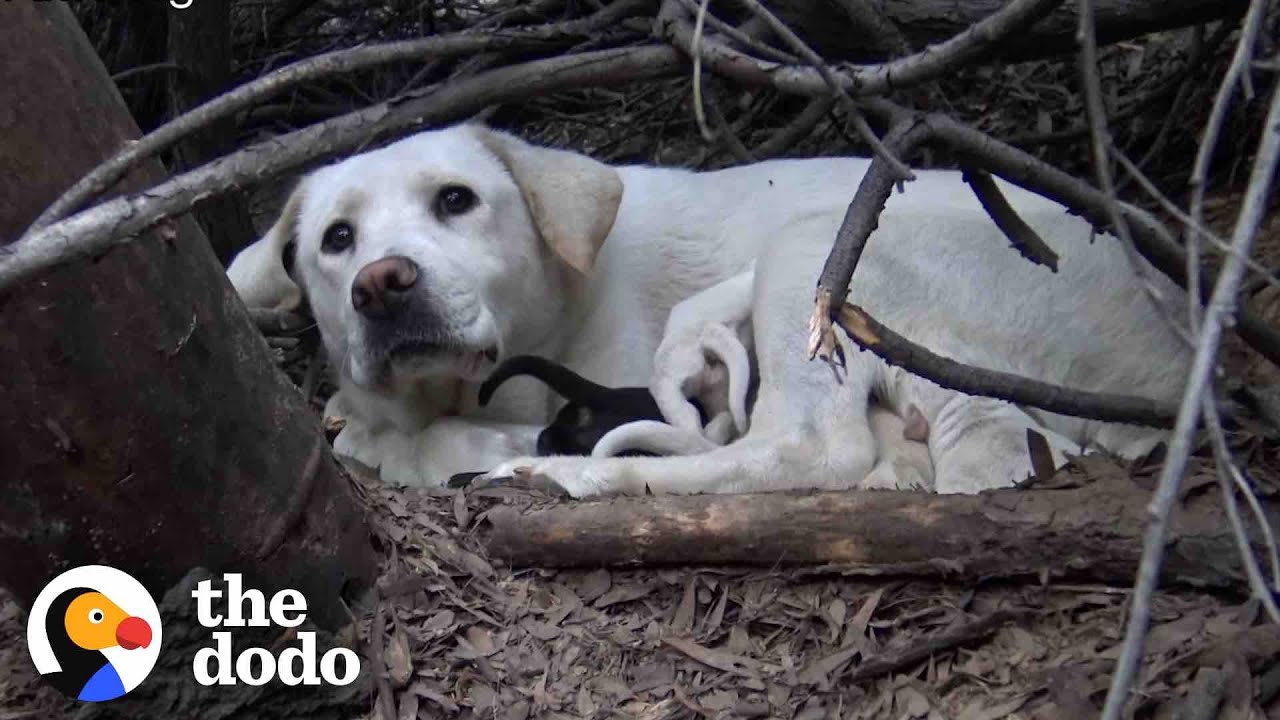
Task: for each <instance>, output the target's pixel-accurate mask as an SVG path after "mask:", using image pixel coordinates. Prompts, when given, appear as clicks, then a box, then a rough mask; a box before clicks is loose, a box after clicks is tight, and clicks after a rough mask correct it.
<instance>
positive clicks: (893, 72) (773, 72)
mask: <svg viewBox="0 0 1280 720" xmlns="http://www.w3.org/2000/svg"><path fill="white" fill-rule="evenodd" d="M1061 2H1062V0H1012V2H1010V3H1009V4H1008V5H1005V6H1004V7H1002V8H1000V9H999V10H997V11H995V12H993V13H991V14H990V15H989V16H987V17H985V18H983V19H981V20H977V21H975V23H974V24H973V26H972V27H968V26H966V27H965V29H964V30H963V31H962V32H960V33H958V34H957V35H955V36H954V37H952V38H949V39H948V40H946V41H944V42H941V43H938V44H937V45H933V46H930V47H928V48H926V49H924V50H922V51H920V52H918V53H916V54H914V55H908V56H907V57H904V58H900V59H897V60H893V61H890V62H886V63H882V64H878V65H865V66H852V67H842V68H831V75H832V77H833V78H834V80H835V81H836V82H837V83H838V84H839V85H840V87H841V88H843V89H844V90H845V91H846V92H848V93H850V94H852V95H878V94H883V93H887V92H889V91H891V90H895V89H900V88H904V87H910V86H912V85H918V84H920V83H923V82H926V81H929V80H933V79H934V78H937V77H939V76H940V75H942V74H943V73H947V72H953V71H954V70H955V69H956V68H957V67H959V66H962V65H965V64H967V63H969V62H972V61H973V60H975V59H977V58H979V57H982V56H983V55H985V54H987V53H988V52H990V51H991V50H992V49H993V48H995V47H996V46H998V45H999V44H1000V43H1001V42H1002V41H1004V40H1006V39H1007V38H1009V37H1011V36H1013V35H1014V34H1015V33H1019V32H1021V31H1023V30H1025V29H1026V28H1028V27H1030V26H1031V25H1032V24H1033V23H1035V22H1036V21H1037V20H1039V19H1040V18H1042V17H1044V16H1045V15H1046V14H1048V13H1049V12H1050V11H1051V10H1052V9H1053V8H1055V7H1057V6H1058V5H1060V4H1061ZM658 24H659V31H660V32H661V33H662V34H663V36H665V37H666V38H668V39H669V40H671V42H672V43H673V44H675V45H676V46H677V47H679V48H680V49H681V50H683V51H685V52H686V53H689V54H692V47H693V35H694V33H693V26H692V25H690V24H689V22H688V20H687V19H686V18H685V17H684V13H683V12H682V11H680V10H679V5H678V4H677V3H675V2H668V3H667V5H666V6H665V7H664V9H663V12H662V14H661V15H660V16H659V21H658ZM844 24H847V21H845V23H844ZM700 46H701V51H700V54H701V55H702V59H703V62H706V63H708V64H714V65H716V66H717V72H718V73H720V74H722V75H726V76H729V77H733V78H735V79H737V80H739V81H741V82H745V83H747V84H749V85H770V84H772V85H775V86H786V87H788V88H791V90H790V91H791V92H796V93H799V94H802V95H819V94H825V93H827V92H829V90H828V84H827V80H826V79H824V78H823V77H822V73H820V72H819V71H818V70H817V69H815V68H813V67H808V66H801V65H784V64H780V63H774V62H768V61H764V60H758V59H756V58H753V57H751V56H750V55H746V54H743V53H741V52H738V51H737V50H734V49H733V48H731V47H728V46H727V45H724V44H723V43H718V42H714V41H713V40H711V39H710V38H703V40H702V42H701V43H700Z"/></svg>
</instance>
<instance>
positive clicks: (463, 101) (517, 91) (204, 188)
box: [0, 46, 684, 291]
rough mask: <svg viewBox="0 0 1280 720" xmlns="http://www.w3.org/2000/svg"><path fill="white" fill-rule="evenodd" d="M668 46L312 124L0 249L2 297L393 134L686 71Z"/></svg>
mask: <svg viewBox="0 0 1280 720" xmlns="http://www.w3.org/2000/svg"><path fill="white" fill-rule="evenodd" d="M683 66H684V64H683V62H682V61H681V59H680V56H679V54H678V53H677V52H676V51H674V50H672V49H671V48H668V47H653V46H645V47H637V48H627V49H621V50H602V51H599V52H593V53H583V54H581V55H569V56H565V57H557V58H551V59H547V60H536V61H533V62H528V63H523V64H520V65H512V66H510V67H504V68H499V69H497V70H492V71H489V72H487V73H483V74H481V75H476V76H474V77H470V78H466V79H463V80H459V81H457V82H455V83H452V84H450V85H447V86H444V87H442V88H440V89H439V90H436V91H435V92H432V93H430V94H428V95H425V96H412V97H409V98H407V99H403V100H399V101H396V102H388V103H382V104H379V105H375V106H373V107H370V108H366V109H364V110H360V111H357V112H353V113H350V114H348V115H343V116H342V117H338V118H334V119H333V120H330V121H328V122H324V123H320V124H318V125H312V126H310V127H307V128H303V129H302V130H297V131H294V132H291V133H288V134H285V135H281V136H279V137H277V138H273V139H271V140H268V141H265V142H261V143H258V144H255V145H251V146H249V147H247V148H244V149H242V150H240V151H238V152H235V153H233V154H231V155H228V156H226V157H224V158H221V159H219V160H216V161H214V162H211V163H209V164H208V165H205V166H203V167H200V168H197V169H196V170H193V171H192V172H189V173H186V174H184V175H179V176H177V177H175V178H173V179H172V180H169V181H167V182H164V183H162V184H160V185H157V186H156V187H154V188H152V189H150V190H148V191H146V192H143V193H138V194H135V195H130V196H127V197H122V198H117V199H115V200H111V201H109V202H106V203H103V204H102V205H98V206H96V207H94V208H91V209H89V210H86V211H84V212H81V213H79V214H77V215H74V216H72V217H70V218H68V219H66V220H64V221H62V222H59V223H57V224H55V225H51V226H49V227H47V228H45V229H44V230H41V231H39V232H37V233H34V234H32V235H30V236H29V237H26V238H24V239H23V240H20V241H18V242H16V243H14V244H12V245H9V246H7V247H4V248H0V291H3V290H6V289H8V288H11V287H13V286H14V285H16V284H17V283H19V282H21V281H23V280H25V279H28V278H30V277H32V276H33V275H35V274H37V273H39V272H40V271H42V270H44V269H47V268H49V267H52V266H54V265H56V264H58V263H61V262H65V261H66V260H69V259H71V258H75V257H84V256H86V255H93V254H96V253H99V252H102V251H104V250H106V249H107V248H110V247H112V246H114V245H119V244H121V243H124V242H128V241H129V239H131V237H132V236H133V235H135V234H136V233H138V232H139V231H141V230H143V229H145V228H147V227H149V226H151V225H153V224H154V223H155V222H156V221H157V220H159V219H160V218H162V217H166V216H170V215H174V214H177V213H180V212H183V211H185V210H188V209H189V208H190V207H191V206H192V205H193V204H194V203H195V202H196V201H198V200H200V199H202V198H204V197H208V196H210V195H213V194H216V193H219V192H224V191H226V190H227V189H228V188H231V187H236V186H239V185H242V184H246V183H252V182H254V181H258V180H262V179H264V178H267V177H271V176H273V175H278V174H280V173H283V172H287V171H289V170H292V169H294V168H297V167H299V166H302V165H304V164H306V163H308V162H311V161H314V160H317V159H319V158H324V157H332V156H334V155H337V154H340V153H343V152H349V151H351V150H354V149H355V148H357V147H359V146H361V145H365V144H367V143H368V142H369V141H370V140H371V139H374V138H379V137H383V136H386V135H389V134H391V133H393V132H398V131H403V130H405V129H408V128H414V127H420V126H423V125H432V124H439V123H444V122H448V121H451V120H457V119H460V118H463V117H466V116H468V115H470V114H472V113H475V112H478V111H480V110H481V109H483V108H485V107H486V106H488V105H491V104H494V103H502V102H510V101H514V100H519V99H522V98H527V97H531V96H534V95H539V94H542V93H547V92H552V91H555V90H560V89H564V88H570V87H574V88H580V87H586V86H599V85H613V84H620V83H627V82H635V81H638V80H647V79H651V78H655V77H663V76H667V75H671V74H673V73H675V72H678V71H680V70H681V69H683Z"/></svg>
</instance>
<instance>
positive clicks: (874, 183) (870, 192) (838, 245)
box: [809, 114, 929, 359]
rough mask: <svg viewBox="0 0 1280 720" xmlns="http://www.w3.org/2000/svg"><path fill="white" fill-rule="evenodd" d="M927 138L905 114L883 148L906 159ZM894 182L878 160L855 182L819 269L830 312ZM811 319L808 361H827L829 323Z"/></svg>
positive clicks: (820, 287)
mask: <svg viewBox="0 0 1280 720" xmlns="http://www.w3.org/2000/svg"><path fill="white" fill-rule="evenodd" d="M928 135H929V128H928V126H926V125H924V124H922V123H921V122H920V118H919V117H918V116H916V115H909V114H908V115H905V116H904V117H903V118H901V119H899V120H898V121H897V122H896V123H895V124H894V126H893V128H892V129H891V130H889V132H888V134H887V135H885V145H886V146H888V147H889V148H891V149H892V151H893V153H894V154H895V155H898V156H899V157H908V156H909V155H910V153H911V152H912V151H913V150H914V149H915V147H916V146H917V145H919V144H920V143H921V142H923V141H924V140H925V139H926V138H927V137H928ZM896 182H898V178H897V176H896V175H895V174H894V172H893V170H892V169H891V168H890V167H889V165H888V164H887V163H885V162H884V160H882V159H881V158H879V157H877V158H873V159H872V160H871V166H870V167H868V168H867V174H866V175H863V176H862V179H861V180H860V181H859V182H858V189H857V190H856V191H855V192H854V194H853V199H852V200H850V201H849V207H848V209H847V210H846V211H845V214H844V220H842V221H841V222H840V229H839V230H838V231H837V232H836V240H835V245H834V246H833V247H832V248H831V254H830V255H828V256H827V261H826V263H825V264H824V265H823V266H822V275H821V277H819V279H818V292H819V294H820V297H821V296H824V295H825V296H826V297H829V298H830V301H831V302H832V308H833V309H834V308H835V307H838V305H839V303H840V302H841V301H843V299H844V297H845V295H848V294H849V283H850V281H851V280H852V279H853V272H854V270H855V269H857V267H858V261H859V260H860V259H861V258H862V251H863V250H864V249H865V248H866V246H867V239H868V238H870V237H871V233H872V232H874V231H875V229H876V226H878V225H879V224H880V212H881V211H882V210H884V205H885V203H886V202H887V201H888V200H889V193H891V192H893V186H894V184H895V183H896ZM814 319H815V321H817V322H818V326H817V327H811V328H810V331H811V333H813V334H811V339H810V345H809V357H811V358H812V357H813V356H814V355H815V354H820V355H822V356H823V359H829V358H830V355H829V354H828V353H827V352H825V351H824V350H830V349H832V348H834V347H835V342H834V338H833V337H832V335H831V325H830V321H829V320H825V319H819V318H818V316H817V315H815V316H814ZM815 340H816V344H815V342H814V341H815Z"/></svg>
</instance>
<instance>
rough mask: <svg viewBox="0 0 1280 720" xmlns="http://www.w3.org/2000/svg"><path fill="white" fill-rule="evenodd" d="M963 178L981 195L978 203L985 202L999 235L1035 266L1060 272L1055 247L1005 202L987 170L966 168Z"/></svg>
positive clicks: (974, 192) (975, 192) (975, 193)
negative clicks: (1002, 235) (1002, 234)
mask: <svg viewBox="0 0 1280 720" xmlns="http://www.w3.org/2000/svg"><path fill="white" fill-rule="evenodd" d="M963 177H964V181H965V182H966V183H968V185H969V187H970V188H972V189H973V194H974V195H976V196H978V202H980V203H982V207H983V209H984V210H986V211H987V214H988V215H990V216H991V219H992V220H994V221H995V223H996V227H998V228H1000V232H1002V233H1004V236H1005V237H1006V238H1008V239H1009V242H1010V243H1012V245H1013V248H1014V249H1015V250H1017V251H1018V254H1019V255H1021V256H1022V257H1024V258H1026V259H1027V260H1029V261H1031V262H1033V263H1035V264H1036V265H1043V266H1045V267H1047V268H1049V269H1050V270H1052V271H1054V272H1058V253H1056V252H1054V251H1053V248H1051V247H1049V243H1046V242H1045V241H1044V238H1042V237H1040V234H1039V233H1037V232H1036V231H1035V229H1033V228H1032V227H1031V226H1030V225H1028V224H1027V223H1026V221H1024V220H1023V219H1022V218H1021V217H1020V216H1019V215H1018V212H1017V211H1016V210H1014V209H1013V206H1012V205H1010V204H1009V201H1008V200H1006V199H1005V197H1004V193H1002V192H1000V188H999V186H997V185H996V181H995V179H994V178H992V177H991V174H990V173H988V172H986V171H984V170H976V169H973V168H967V167H966V168H964V173H963Z"/></svg>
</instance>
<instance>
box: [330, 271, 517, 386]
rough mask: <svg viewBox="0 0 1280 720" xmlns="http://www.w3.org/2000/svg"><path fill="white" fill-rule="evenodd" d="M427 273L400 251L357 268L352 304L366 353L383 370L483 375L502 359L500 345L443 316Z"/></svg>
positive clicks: (471, 375)
mask: <svg viewBox="0 0 1280 720" xmlns="http://www.w3.org/2000/svg"><path fill="white" fill-rule="evenodd" d="M424 277H425V273H423V272H422V270H421V268H419V266H418V265H417V263H415V262H414V261H413V260H410V259H409V258H407V257H404V256H401V255H393V256H390V257H385V258H382V259H381V260H375V261H373V262H371V263H369V264H368V265H365V266H364V267H363V268H361V269H360V271H359V272H358V273H356V277H355V280H353V281H352V283H351V306H352V308H354V309H355V311H356V314H357V315H358V316H359V317H360V320H361V323H362V325H363V326H364V327H363V334H364V343H363V345H364V347H365V351H366V353H367V357H368V358H369V360H371V361H372V363H373V367H379V366H381V367H382V368H383V370H382V371H385V370H389V369H390V365H392V364H395V365H396V366H398V367H401V368H402V369H406V370H410V369H411V368H417V370H418V371H426V372H428V374H440V373H443V374H447V375H455V374H456V375H461V376H463V377H466V378H468V379H471V378H473V377H483V374H484V372H485V371H487V370H489V369H492V365H493V364H494V363H496V362H497V359H498V349H497V347H496V346H485V347H474V346H473V343H471V342H468V341H467V340H466V339H465V338H464V336H463V333H461V332H459V331H458V330H457V328H456V326H454V325H453V324H452V323H450V322H448V321H447V320H446V318H445V317H443V316H441V314H440V312H439V310H438V309H437V306H436V305H435V303H433V302H432V299H431V297H430V293H429V291H428V290H427V288H425V287H423V284H424V282H423V278H424ZM382 371H375V372H378V373H379V374H380V372H382ZM411 371H412V370H411Z"/></svg>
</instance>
